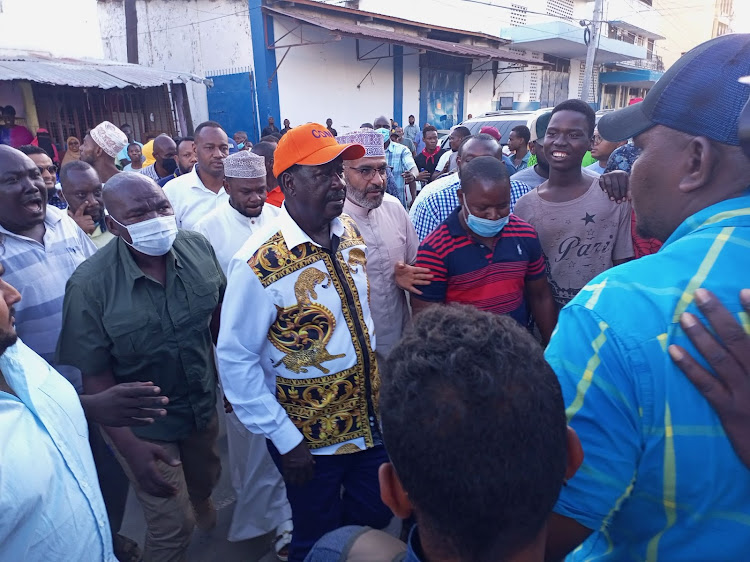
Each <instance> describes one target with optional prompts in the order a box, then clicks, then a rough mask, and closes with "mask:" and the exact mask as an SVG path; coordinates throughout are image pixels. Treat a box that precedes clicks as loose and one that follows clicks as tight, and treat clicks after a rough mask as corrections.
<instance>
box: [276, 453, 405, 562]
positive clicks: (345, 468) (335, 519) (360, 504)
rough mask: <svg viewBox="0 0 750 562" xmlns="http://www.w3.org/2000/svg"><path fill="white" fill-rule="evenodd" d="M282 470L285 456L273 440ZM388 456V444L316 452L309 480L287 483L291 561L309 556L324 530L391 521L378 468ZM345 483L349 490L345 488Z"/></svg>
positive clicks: (379, 525)
mask: <svg viewBox="0 0 750 562" xmlns="http://www.w3.org/2000/svg"><path fill="white" fill-rule="evenodd" d="M268 449H269V451H270V452H271V457H273V460H274V462H275V463H276V466H277V467H278V468H279V471H281V473H282V474H284V471H283V469H282V467H281V457H280V455H279V452H278V451H277V450H276V448H275V447H274V446H273V445H272V444H271V443H270V442H268ZM386 462H388V455H387V454H386V452H385V447H383V446H382V445H380V446H377V447H373V448H371V449H367V450H366V451H360V452H359V453H351V454H348V455H315V474H314V476H313V479H312V480H310V481H309V482H308V483H307V484H304V485H303V486H291V485H290V484H288V483H287V485H286V495H287V498H288V499H289V504H290V505H291V506H292V522H293V523H294V532H293V533H292V542H291V544H290V545H289V561H290V562H303V560H304V559H305V556H307V553H308V552H310V549H312V547H313V545H315V543H316V542H317V541H318V539H320V538H321V537H322V536H323V535H325V534H326V533H328V532H329V531H333V530H334V529H338V528H339V527H343V526H345V525H366V526H368V527H372V528H373V529H382V528H383V527H385V526H387V525H388V523H389V522H390V521H391V518H392V517H393V513H391V510H390V509H389V508H388V507H387V506H386V505H385V504H384V503H383V502H382V500H381V499H380V484H379V483H378V468H379V467H380V465H381V464H383V463H386ZM342 488H343V490H342Z"/></svg>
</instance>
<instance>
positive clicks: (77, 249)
mask: <svg viewBox="0 0 750 562" xmlns="http://www.w3.org/2000/svg"><path fill="white" fill-rule="evenodd" d="M44 226H45V232H44V238H43V243H42V244H40V243H39V242H37V241H36V240H33V239H31V238H28V237H26V236H21V235H20V234H15V233H13V232H10V231H9V230H6V229H4V228H3V227H2V226H0V262H2V264H3V265H4V266H5V275H4V276H3V279H4V280H5V281H7V282H8V283H9V284H11V285H13V286H14V287H15V288H16V289H18V291H19V292H20V293H21V295H22V296H23V298H22V299H21V301H20V302H18V303H16V304H15V306H14V308H15V310H16V313H15V318H16V332H17V333H18V336H19V337H20V338H21V339H22V340H23V341H24V343H25V344H26V345H28V346H29V347H30V348H31V349H33V350H34V351H35V352H36V353H38V354H39V355H41V356H42V358H43V359H44V360H45V361H47V362H48V363H49V364H50V365H52V366H53V367H55V368H56V369H57V370H58V371H59V372H60V374H61V375H63V376H64V377H65V378H66V379H68V380H69V381H70V383H71V384H72V385H73V386H74V387H75V388H76V390H78V391H80V390H81V389H82V387H81V373H80V372H79V371H78V369H75V368H73V367H70V366H68V365H66V364H62V365H60V364H58V363H57V362H56V361H55V348H56V346H57V338H58V337H59V336H60V326H61V325H62V308H63V296H64V295H65V284H66V283H67V282H68V279H69V278H70V276H71V275H73V272H74V271H75V270H76V268H77V267H78V266H79V265H81V264H82V263H83V262H84V260H86V258H88V257H89V256H92V255H94V253H96V246H95V245H94V243H93V242H91V240H90V239H89V237H88V236H86V233H85V232H84V231H83V230H81V229H80V228H78V225H77V224H76V223H75V222H74V221H73V219H71V218H70V217H69V216H68V213H67V212H66V211H61V210H60V209H58V208H56V207H51V206H49V205H47V216H46V217H45V219H44Z"/></svg>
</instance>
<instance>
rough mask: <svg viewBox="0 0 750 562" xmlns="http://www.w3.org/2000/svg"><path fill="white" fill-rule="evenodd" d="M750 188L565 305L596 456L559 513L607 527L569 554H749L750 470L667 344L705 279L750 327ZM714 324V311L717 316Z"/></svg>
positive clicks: (565, 376) (557, 346)
mask: <svg viewBox="0 0 750 562" xmlns="http://www.w3.org/2000/svg"><path fill="white" fill-rule="evenodd" d="M748 247H750V192H747V193H746V194H745V195H744V196H742V197H737V198H735V199H729V200H727V201H724V202H721V203H719V204H717V205H713V206H711V207H709V208H707V209H704V210H702V211H700V212H698V213H697V214H695V215H693V216H692V217H690V218H688V219H687V220H686V221H685V222H684V223H682V225H680V226H679V227H678V228H677V230H676V231H675V232H674V233H673V234H672V236H670V237H669V239H668V240H667V241H666V242H665V244H664V246H663V247H662V248H661V250H660V251H659V252H658V253H656V254H653V255H650V256H645V257H643V258H640V259H638V260H635V261H632V262H629V263H626V264H624V265H621V266H618V267H616V268H614V269H610V270H607V271H605V272H604V273H602V274H601V275H599V276H598V277H596V278H595V279H594V280H592V281H591V282H590V283H589V284H588V285H587V286H586V287H584V288H583V289H582V290H581V291H580V293H579V294H578V295H577V296H576V298H574V299H573V300H572V301H571V302H570V304H568V306H566V307H565V308H564V309H563V310H562V312H561V313H560V319H559V321H558V324H557V330H556V332H555V335H554V336H553V337H552V341H551V343H550V345H549V347H548V348H547V352H546V358H547V361H548V362H549V363H550V365H551V366H552V368H553V369H554V370H555V372H556V373H557V376H558V378H559V380H560V385H561V386H562V391H563V398H564V400H565V405H566V408H567V409H566V411H567V416H568V423H569V424H570V426H571V427H572V428H573V429H574V430H575V431H576V433H577V434H578V437H579V438H580V440H581V444H582V445H583V450H584V452H585V457H584V459H583V466H581V468H580V469H579V470H578V472H577V473H576V475H575V476H574V477H573V478H572V479H571V480H569V481H568V485H567V486H565V487H564V488H563V489H562V490H561V492H560V499H559V501H558V503H557V506H556V507H555V511H556V512H557V513H560V514H561V515H564V516H565V517H570V518H572V519H575V520H576V521H578V522H579V523H580V524H581V525H583V526H585V527H588V528H589V529H593V530H594V533H593V535H591V537H590V538H589V539H588V540H587V541H586V542H585V543H584V544H583V545H582V546H581V547H580V548H579V549H577V550H575V551H574V552H573V553H572V554H571V555H570V556H569V557H568V559H569V560H574V561H577V560H592V559H602V558H603V559H608V560H625V559H628V560H647V559H648V560H657V559H659V560H662V559H663V560H696V561H698V560H717V559H722V560H745V559H747V556H748V552H750V471H748V469H747V468H746V467H744V466H743V464H742V463H741V462H740V459H739V458H738V457H737V455H736V453H735V452H734V450H733V449H732V446H731V444H730V442H729V440H728V439H727V437H726V435H725V433H724V430H723V429H722V426H721V421H720V420H719V418H718V416H717V415H716V412H715V411H714V409H713V408H712V407H711V406H710V405H709V403H708V402H707V401H706V400H705V398H704V397H703V396H702V395H701V394H700V392H698V390H696V388H695V387H694V386H693V384H692V383H691V382H690V381H689V380H688V378H687V377H685V375H684V374H683V373H682V372H681V371H680V370H679V368H677V367H676V366H675V364H674V362H673V361H672V359H671V358H670V356H669V354H668V352H667V349H668V348H669V346H670V345H672V344H677V345H680V346H682V347H683V348H685V349H686V350H687V352H688V353H689V354H691V355H693V356H694V357H700V353H699V352H698V351H697V350H696V349H695V347H694V346H693V345H692V344H691V342H690V340H689V339H688V338H687V336H686V335H685V332H684V331H683V330H682V328H681V327H680V324H679V318H680V315H681V314H682V313H683V312H685V311H687V312H690V313H692V314H694V315H696V316H698V317H699V318H700V317H701V316H702V315H701V313H700V312H699V311H698V309H697V307H696V306H695V304H694V302H693V294H694V292H695V290H696V289H698V288H705V289H708V290H709V291H712V292H713V293H714V294H715V295H716V297H717V299H718V300H719V302H721V303H723V304H724V305H725V306H727V307H728V309H729V310H730V312H731V313H732V315H733V316H734V317H735V318H737V319H739V320H740V321H741V322H742V321H743V320H744V324H745V326H746V329H747V317H746V316H745V315H744V313H743V311H742V308H741V306H740V300H739V297H738V294H739V292H740V290H741V289H742V288H744V287H746V286H747V279H748V275H750V266H749V265H748ZM704 322H705V320H704Z"/></svg>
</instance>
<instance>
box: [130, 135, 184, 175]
mask: <svg viewBox="0 0 750 562" xmlns="http://www.w3.org/2000/svg"><path fill="white" fill-rule="evenodd" d="M153 154H154V159H155V160H156V162H154V163H153V164H151V165H150V166H146V167H145V168H142V169H141V170H139V172H140V173H141V174H143V175H144V176H148V177H150V178H151V179H152V180H154V181H155V182H158V181H159V180H161V179H162V178H166V177H168V176H171V175H174V173H175V170H177V145H176V144H175V142H174V140H173V139H172V137H170V136H169V135H159V136H158V137H156V138H155V139H154V152H153Z"/></svg>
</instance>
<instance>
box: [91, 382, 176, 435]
mask: <svg viewBox="0 0 750 562" xmlns="http://www.w3.org/2000/svg"><path fill="white" fill-rule="evenodd" d="M160 393H161V389H160V388H159V387H158V386H154V383H152V382H126V383H122V384H116V385H115V386H111V387H109V388H108V389H106V390H103V391H102V392H97V393H96V394H83V395H81V397H80V398H81V405H82V406H83V410H84V412H85V413H86V417H87V418H88V419H89V421H93V422H96V423H98V424H100V425H103V426H108V427H123V426H138V425H149V424H152V423H154V420H157V419H159V418H161V417H163V416H166V415H167V411H166V410H165V409H164V406H166V405H167V404H168V403H169V398H167V397H166V396H161V395H160Z"/></svg>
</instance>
